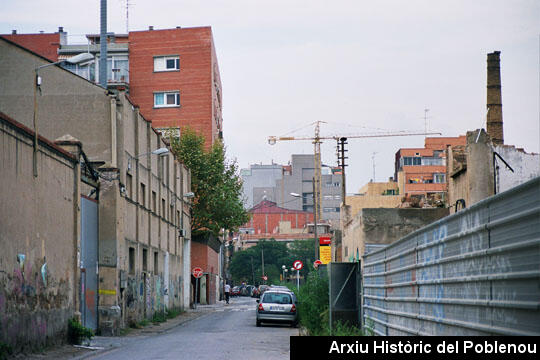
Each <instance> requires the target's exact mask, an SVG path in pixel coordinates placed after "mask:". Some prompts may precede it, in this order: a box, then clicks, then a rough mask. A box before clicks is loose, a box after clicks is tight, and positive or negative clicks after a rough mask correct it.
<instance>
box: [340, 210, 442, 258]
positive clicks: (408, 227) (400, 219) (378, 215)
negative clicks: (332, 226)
mask: <svg viewBox="0 0 540 360" xmlns="http://www.w3.org/2000/svg"><path fill="white" fill-rule="evenodd" d="M446 215H448V209H445V208H431V209H384V208H378V209H362V210H361V211H360V212H359V213H358V214H356V215H355V216H354V217H353V218H352V220H351V221H350V222H349V223H348V224H347V226H345V227H344V230H343V239H342V247H343V250H342V256H343V261H357V260H359V256H360V257H361V256H362V255H363V254H364V251H365V245H366V243H370V244H391V243H392V242H394V241H396V240H398V239H399V238H401V237H403V236H405V235H407V234H409V233H411V232H413V231H414V230H416V229H419V228H421V227H423V226H425V225H428V224H430V223H432V222H434V221H436V220H439V219H441V218H443V217H445V216H446Z"/></svg>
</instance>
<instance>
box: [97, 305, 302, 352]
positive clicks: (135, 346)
mask: <svg viewBox="0 0 540 360" xmlns="http://www.w3.org/2000/svg"><path fill="white" fill-rule="evenodd" d="M255 307H256V302H255V299H253V298H248V297H238V298H233V299H231V304H229V305H225V306H223V307H216V308H215V309H214V310H213V311H211V312H209V313H208V314H205V315H203V316H201V317H199V318H197V319H195V320H192V321H190V322H188V323H186V324H183V325H181V326H178V327H176V328H173V329H171V330H169V331H167V332H166V333H163V334H160V335H155V336H149V337H146V338H142V339H137V340H136V341H132V342H129V343H128V344H126V345H125V346H122V347H120V348H117V349H114V350H111V351H109V352H107V353H104V354H96V356H92V357H90V358H91V359H115V360H116V359H119V360H122V359H126V360H135V359H145V360H146V359H205V360H206V359H212V360H220V359H224V360H229V359H234V360H241V359H284V360H285V359H289V337H290V336H291V335H298V329H295V328H291V327H289V326H288V325H268V324H263V325H262V327H256V326H255Z"/></svg>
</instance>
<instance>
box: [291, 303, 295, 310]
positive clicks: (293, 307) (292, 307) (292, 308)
mask: <svg viewBox="0 0 540 360" xmlns="http://www.w3.org/2000/svg"><path fill="white" fill-rule="evenodd" d="M291 312H296V306H294V304H292V306H291Z"/></svg>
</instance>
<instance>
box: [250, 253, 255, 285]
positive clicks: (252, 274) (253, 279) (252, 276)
mask: <svg viewBox="0 0 540 360" xmlns="http://www.w3.org/2000/svg"><path fill="white" fill-rule="evenodd" d="M251 280H252V281H253V285H255V271H254V270H253V256H252V257H251Z"/></svg>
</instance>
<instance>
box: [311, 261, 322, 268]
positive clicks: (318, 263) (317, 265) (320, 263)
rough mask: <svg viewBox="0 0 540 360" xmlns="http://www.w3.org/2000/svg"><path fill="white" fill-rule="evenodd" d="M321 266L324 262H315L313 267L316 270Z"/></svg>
mask: <svg viewBox="0 0 540 360" xmlns="http://www.w3.org/2000/svg"><path fill="white" fill-rule="evenodd" d="M319 265H322V261H321V260H315V262H314V263H313V267H314V268H315V269H316V268H318V267H319Z"/></svg>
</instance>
